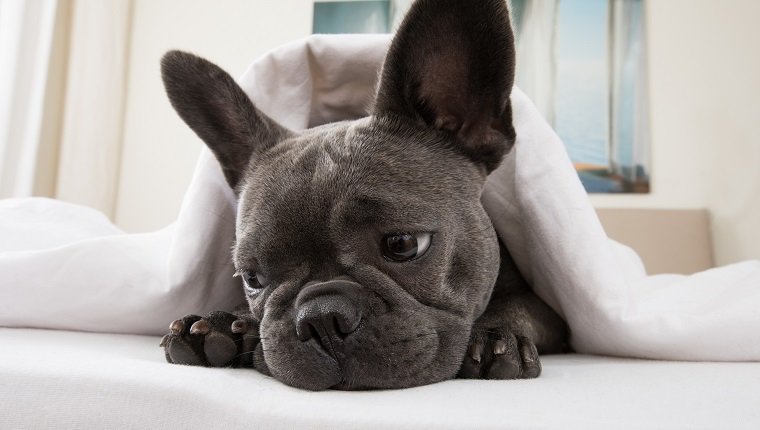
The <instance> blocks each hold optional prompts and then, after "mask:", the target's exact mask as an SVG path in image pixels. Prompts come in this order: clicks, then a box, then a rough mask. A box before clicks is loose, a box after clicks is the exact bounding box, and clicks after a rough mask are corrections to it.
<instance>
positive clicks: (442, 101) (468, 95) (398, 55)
mask: <svg viewBox="0 0 760 430" xmlns="http://www.w3.org/2000/svg"><path fill="white" fill-rule="evenodd" d="M514 64H515V47H514V36H513V34H512V28H511V26H510V23H509V12H508V10H507V5H506V0H466V1H465V0H417V2H416V3H415V4H414V5H413V6H412V8H411V9H410V10H409V13H408V14H407V16H406V18H405V19H404V21H403V23H402V24H401V26H400V27H399V29H398V32H397V33H396V36H395V38H394V39H393V42H392V44H391V47H390V50H389V51H388V55H387V57H386V59H385V64H384V65H383V71H382V75H381V78H380V85H379V87H378V94H377V101H376V105H375V108H374V112H373V114H374V115H376V116H383V115H388V114H391V115H396V116H400V117H405V118H408V119H412V120H414V121H417V122H419V123H423V124H426V125H427V126H430V127H434V128H436V129H439V130H443V131H445V132H447V133H450V134H451V135H453V136H455V137H456V140H457V146H458V147H459V149H460V150H462V151H463V152H464V153H465V154H466V155H468V156H469V157H470V158H471V159H472V160H473V161H475V162H476V163H479V164H482V165H483V166H484V167H485V168H486V171H488V172H490V171H492V170H493V169H495V168H496V167H497V166H498V165H499V163H500V162H501V159H502V157H503V155H504V154H505V153H506V152H507V151H508V150H509V149H510V148H511V147H512V145H513V144H514V141H515V131H514V128H513V126H512V109H511V104H510V100H509V95H510V93H511V92H512V85H513V83H514V73H515V65H514Z"/></svg>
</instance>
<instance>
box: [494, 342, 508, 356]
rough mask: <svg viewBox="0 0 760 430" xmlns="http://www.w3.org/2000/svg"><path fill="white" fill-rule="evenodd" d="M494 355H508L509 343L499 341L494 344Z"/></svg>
mask: <svg viewBox="0 0 760 430" xmlns="http://www.w3.org/2000/svg"><path fill="white" fill-rule="evenodd" d="M493 353H494V355H504V354H506V353H507V343H506V342H504V341H503V340H501V339H499V340H497V341H496V342H494V344H493Z"/></svg>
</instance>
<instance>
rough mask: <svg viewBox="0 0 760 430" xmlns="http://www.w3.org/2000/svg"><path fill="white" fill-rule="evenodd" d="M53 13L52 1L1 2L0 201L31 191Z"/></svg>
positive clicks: (41, 132) (41, 125) (40, 133)
mask: <svg viewBox="0 0 760 430" xmlns="http://www.w3.org/2000/svg"><path fill="white" fill-rule="evenodd" d="M57 9H58V1H57V0H24V1H20V0H0V198H4V197H24V196H31V195H32V194H33V193H34V190H35V182H36V178H37V174H36V172H37V163H38V160H39V159H40V157H41V156H42V154H40V150H41V148H42V146H43V145H42V141H43V138H44V136H45V133H44V132H45V130H44V124H45V122H46V121H45V115H46V112H47V110H46V103H45V100H46V94H47V93H48V90H49V88H50V86H51V81H50V79H49V76H48V75H49V70H50V61H51V52H52V46H53V40H54V35H55V23H56V12H57Z"/></svg>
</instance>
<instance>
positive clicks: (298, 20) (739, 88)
mask: <svg viewBox="0 0 760 430" xmlns="http://www.w3.org/2000/svg"><path fill="white" fill-rule="evenodd" d="M645 1H646V2H647V26H648V28H647V32H648V39H649V40H648V45H649V80H650V89H651V96H650V100H651V126H652V129H651V133H652V192H651V193H650V194H648V195H593V196H592V202H593V203H594V205H595V206H597V207H605V208H620V207H638V208H704V207H706V208H708V209H709V210H710V211H711V213H712V214H713V231H714V242H715V251H716V259H717V262H718V263H719V264H726V263H729V262H733V261H738V260H741V259H747V258H760V49H758V47H757V42H758V41H759V40H760V25H756V22H755V21H756V20H757V17H758V16H760V1H757V0H724V1H716V0H667V1H664V0H645ZM311 12H312V10H311V1H310V0H288V1H282V0H256V1H245V0H234V1H232V0H228V1H225V2H214V1H210V0H193V1H187V0H162V1H155V0H135V4H134V7H133V16H132V38H131V47H130V61H129V63H130V66H129V67H130V68H129V71H128V93H127V104H126V114H125V129H124V140H123V148H124V149H123V151H124V153H123V159H122V164H121V181H120V184H119V195H118V205H117V211H116V222H117V223H118V224H119V225H120V226H122V227H123V228H125V229H126V230H128V231H147V230H151V229H154V228H158V227H161V226H163V225H165V224H167V223H169V222H170V221H171V220H173V219H174V218H175V216H176V214H177V211H178V208H179V204H180V202H181V200H182V194H183V192H184V189H185V188H186V186H187V183H188V181H189V179H190V176H191V173H192V170H193V167H194V163H195V159H196V156H197V153H198V151H199V149H200V145H201V143H200V141H199V140H198V139H197V138H196V137H195V136H194V135H193V134H192V132H191V131H190V130H189V129H188V128H187V127H186V126H185V125H184V124H183V123H182V122H181V120H180V119H179V118H178V117H177V116H176V114H175V113H174V112H173V111H172V109H171V107H170V105H169V103H168V101H167V99H166V97H165V95H164V93H163V88H162V86H161V83H160V76H159V67H158V62H159V59H160V57H161V55H162V54H163V53H164V52H165V51H166V50H168V49H171V48H181V49H187V50H191V51H193V52H196V53H198V54H200V55H202V56H205V57H207V58H209V59H211V60H212V61H215V62H216V63H217V64H219V65H221V66H222V67H223V68H225V69H226V70H228V71H229V72H231V74H232V75H233V76H236V75H240V74H241V73H242V72H243V71H244V70H245V67H246V66H247V64H248V63H249V62H250V61H251V60H252V59H253V58H255V57H256V56H257V55H259V54H261V53H263V52H264V51H265V50H267V49H268V48H271V47H274V46H276V45H278V44H281V43H284V42H286V41H289V40H292V39H295V38H297V37H301V36H304V35H307V34H308V33H310V30H311Z"/></svg>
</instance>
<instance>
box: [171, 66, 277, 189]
mask: <svg viewBox="0 0 760 430" xmlns="http://www.w3.org/2000/svg"><path fill="white" fill-rule="evenodd" d="M161 76H162V78H163V81H164V87H166V93H167V94H168V95H169V100H170V101H171V103H172V106H174V109H175V110H176V111H177V113H179V116H180V117H182V119H183V120H184V121H185V123H187V125H189V126H190V128H191V129H193V131H195V133H196V134H197V135H198V137H200V138H201V139H202V140H203V141H204V142H205V143H206V145H208V147H209V148H210V149H211V151H212V152H213V153H214V155H215V156H216V158H217V160H219V163H220V164H221V165H222V170H223V172H224V176H225V178H226V179H227V182H228V183H229V184H230V186H231V187H232V188H233V189H235V188H236V187H237V186H238V185H239V183H240V181H241V180H242V178H243V176H244V175H245V170H246V169H247V167H248V165H249V163H250V160H251V157H252V156H253V155H254V154H255V153H257V152H262V151H264V150H266V149H268V148H271V147H272V146H274V145H275V144H276V143H277V142H279V141H280V140H282V139H283V138H284V137H287V136H288V135H290V134H291V133H290V131H288V130H287V129H285V128H284V127H282V126H280V125H279V124H277V123H276V122H275V121H274V120H272V119H270V118H269V117H267V116H266V115H264V114H263V113H262V112H260V111H259V110H258V109H256V107H255V106H254V105H253V103H252V102H251V100H250V99H249V98H248V96H247V95H246V94H245V92H244V91H243V89H242V88H240V86H239V85H238V84H237V83H236V82H235V80H234V79H232V77H231V76H230V75H229V74H228V73H227V72H225V71H224V70H222V69H221V68H219V67H218V66H216V65H215V64H213V63H211V62H209V61H206V60H204V59H203V58H200V57H197V56H195V55H193V54H189V53H186V52H181V51H169V52H167V53H166V54H165V55H164V57H163V58H162V59H161Z"/></svg>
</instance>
